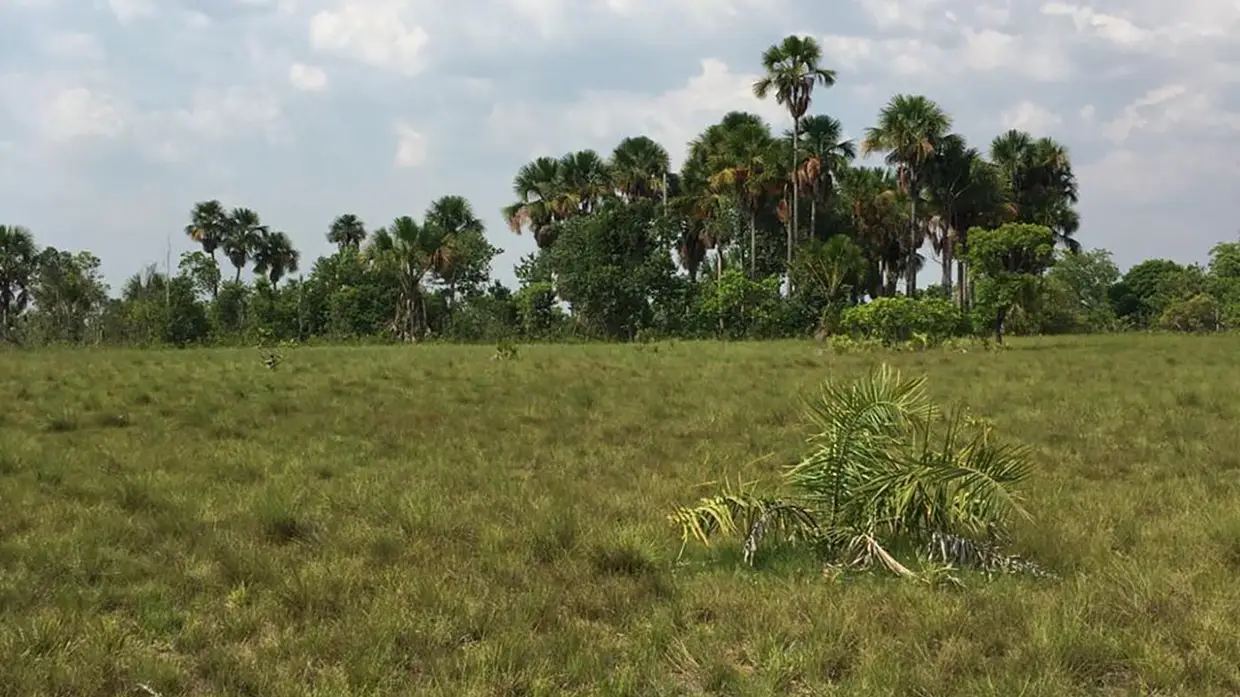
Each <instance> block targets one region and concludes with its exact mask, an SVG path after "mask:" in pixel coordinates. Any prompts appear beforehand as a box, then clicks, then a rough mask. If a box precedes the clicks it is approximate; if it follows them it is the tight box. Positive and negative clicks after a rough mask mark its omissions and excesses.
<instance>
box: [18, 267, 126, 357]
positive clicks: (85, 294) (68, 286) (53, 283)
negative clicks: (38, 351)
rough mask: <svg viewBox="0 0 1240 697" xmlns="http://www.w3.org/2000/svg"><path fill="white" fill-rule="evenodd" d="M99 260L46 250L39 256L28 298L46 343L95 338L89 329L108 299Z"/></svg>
mask: <svg viewBox="0 0 1240 697" xmlns="http://www.w3.org/2000/svg"><path fill="white" fill-rule="evenodd" d="M99 266H100V261H99V257H97V256H95V255H94V254H92V253H90V252H76V253H75V252H66V251H61V250H59V249H56V248H54V247H46V248H44V249H43V251H41V252H40V253H39V257H38V262H37V264H36V273H35V276H34V282H33V283H32V285H31V292H30V295H31V299H32V300H33V301H34V305H35V316H34V317H33V318H32V321H33V322H34V323H35V325H36V327H37V330H38V332H39V334H40V335H41V336H42V338H43V339H44V340H46V341H69V342H81V341H84V340H86V339H87V338H88V337H89V338H92V339H95V338H98V337H97V335H96V334H95V333H94V332H93V329H94V328H95V327H96V325H97V324H98V320H99V318H100V316H101V313H102V311H103V309H104V306H105V303H106V302H107V299H108V287H107V285H106V284H105V283H104V282H103V275H102V274H101V273H100V271H99Z"/></svg>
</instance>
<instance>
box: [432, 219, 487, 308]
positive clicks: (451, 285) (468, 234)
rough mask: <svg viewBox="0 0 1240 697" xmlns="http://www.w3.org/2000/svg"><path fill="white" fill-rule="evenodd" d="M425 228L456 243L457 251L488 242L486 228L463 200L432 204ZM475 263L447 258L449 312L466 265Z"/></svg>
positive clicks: (458, 256) (462, 256) (459, 256)
mask: <svg viewBox="0 0 1240 697" xmlns="http://www.w3.org/2000/svg"><path fill="white" fill-rule="evenodd" d="M424 221H425V222H424V225H425V226H427V227H430V228H433V229H434V230H435V231H437V233H439V234H443V235H445V236H446V238H448V239H451V240H452V241H453V246H454V248H455V250H456V251H461V252H463V251H464V250H465V249H466V248H468V247H469V246H470V245H469V244H468V243H469V242H470V241H477V240H479V239H481V240H483V241H484V242H485V240H486V225H485V224H484V223H483V222H482V220H480V219H479V218H478V216H476V215H474V209H473V206H471V205H469V201H468V200H466V199H465V197H463V196H441V197H440V198H438V199H435V200H434V201H432V202H431V205H430V208H428V209H427V211H426V216H425V218H424ZM470 261H473V260H471V259H469V258H467V257H466V255H465V254H463V253H462V254H452V255H448V257H447V258H446V260H445V263H444V265H443V268H442V269H441V274H440V275H441V276H442V277H443V279H444V280H445V282H446V283H447V284H448V309H449V311H451V310H452V308H453V306H454V304H455V302H456V285H457V281H458V280H459V279H460V276H461V274H462V272H463V271H464V270H465V269H464V268H463V265H465V264H468V263H469V262H470Z"/></svg>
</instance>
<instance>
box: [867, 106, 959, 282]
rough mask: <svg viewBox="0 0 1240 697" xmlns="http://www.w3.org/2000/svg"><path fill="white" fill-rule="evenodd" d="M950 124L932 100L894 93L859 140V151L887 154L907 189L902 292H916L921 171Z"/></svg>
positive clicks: (932, 155)
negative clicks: (918, 204)
mask: <svg viewBox="0 0 1240 697" xmlns="http://www.w3.org/2000/svg"><path fill="white" fill-rule="evenodd" d="M951 126H952V118H951V116H949V115H948V114H947V112H946V111H943V109H942V107H940V106H939V105H938V104H936V103H934V102H933V101H932V100H930V99H928V98H926V97H923V96H921V95H907V94H897V95H896V96H895V97H892V99H891V101H890V102H888V103H887V105H886V106H884V107H883V109H882V111H880V112H879V114H878V123H877V124H876V125H874V126H872V127H870V128H867V129H866V132H865V138H864V139H863V140H862V141H861V152H862V154H869V153H873V152H885V153H887V163H888V164H889V165H892V166H894V167H896V169H897V171H898V172H899V175H900V180H901V184H902V185H903V187H904V189H905V190H906V191H907V192H908V199H909V220H908V242H907V244H908V249H907V253H908V258H907V261H906V267H905V273H906V275H905V279H904V292H905V294H907V295H909V296H912V295H913V293H915V292H916V291H917V251H918V249H919V248H920V247H921V245H920V244H919V243H918V237H919V235H920V234H921V228H920V226H919V225H918V222H917V201H918V199H919V198H920V197H921V194H922V173H923V172H924V170H925V168H926V166H927V163H928V162H929V161H930V160H931V158H933V157H934V153H935V150H936V149H937V148H938V147H939V143H940V142H941V141H942V140H943V138H944V137H946V136H947V134H948V131H950V130H951Z"/></svg>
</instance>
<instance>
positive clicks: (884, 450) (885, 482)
mask: <svg viewBox="0 0 1240 697" xmlns="http://www.w3.org/2000/svg"><path fill="white" fill-rule="evenodd" d="M924 382H925V381H924V378H909V379H906V378H904V377H902V376H901V375H900V374H899V373H898V372H896V371H894V370H892V369H890V368H889V367H888V366H886V365H883V366H880V367H879V368H878V369H876V370H875V371H874V372H872V373H871V374H870V375H869V376H868V377H867V378H863V379H861V380H859V381H857V382H855V383H852V384H847V383H836V382H830V381H828V382H827V383H826V384H824V385H823V387H822V394H821V398H820V399H818V400H815V401H814V402H812V403H811V404H810V405H809V409H808V412H809V417H810V419H811V421H812V422H813V424H814V426H815V427H816V430H817V434H816V435H815V436H814V437H812V438H811V439H810V445H811V450H810V452H809V453H808V454H807V455H806V456H805V457H804V458H803V459H802V460H801V461H800V462H799V463H797V464H795V465H793V466H791V467H789V468H788V469H786V470H785V471H784V475H783V484H784V486H783V491H782V492H774V493H772V494H763V493H760V492H759V491H758V490H757V489H756V488H755V487H754V486H753V485H743V484H742V485H740V486H738V487H725V489H724V491H723V492H722V493H720V494H719V495H716V496H712V497H708V498H704V499H702V500H701V501H700V502H699V504H698V505H697V506H693V507H681V508H677V509H676V510H675V511H673V512H672V514H671V515H670V516H669V518H670V519H671V520H672V521H673V522H675V523H677V524H679V525H680V529H681V539H682V541H683V542H684V543H685V544H687V543H688V542H689V541H690V540H697V541H699V542H701V543H703V544H706V545H709V544H710V538H711V537H712V536H714V535H724V536H732V537H735V538H738V539H739V540H740V541H742V546H743V551H744V559H745V561H746V562H747V563H752V562H753V559H754V556H755V555H756V554H757V551H758V546H759V544H761V543H762V541H763V539H764V538H775V539H776V540H777V541H782V542H784V543H786V544H800V545H809V546H812V547H815V548H817V549H819V550H820V551H823V552H826V553H827V554H828V555H829V556H833V557H836V558H837V559H839V560H840V561H843V562H846V563H851V564H854V565H863V566H865V565H871V564H878V565H880V566H882V567H885V568H887V569H888V570H890V571H892V572H894V573H897V574H899V575H901V576H905V577H917V574H915V573H914V572H912V571H911V570H909V568H908V567H906V566H905V565H904V564H902V563H901V562H900V561H898V560H897V559H896V558H895V557H894V556H893V554H892V552H890V551H889V550H898V549H908V548H910V547H912V548H920V549H921V550H923V554H924V555H925V556H927V557H929V558H930V560H931V561H932V562H934V563H940V564H945V565H949V566H957V567H959V566H975V567H980V568H983V569H986V570H988V571H991V570H1005V571H1015V570H1025V571H1033V572H1034V573H1043V572H1040V571H1039V570H1038V569H1037V568H1036V567H1034V566H1032V565H1031V564H1029V563H1028V562H1022V561H1019V560H1018V559H1017V558H1016V557H1010V556H1006V555H1003V554H1001V553H999V552H998V548H997V545H996V542H997V541H998V540H1000V539H1002V536H1003V531H1004V529H1005V526H1006V523H1007V522H1008V521H1009V519H1010V518H1011V517H1012V516H1014V515H1022V516H1023V515H1026V514H1025V512H1024V510H1023V509H1022V508H1021V506H1020V503H1019V497H1018V496H1017V494H1016V492H1015V487H1017V486H1018V485H1019V484H1020V483H1021V482H1022V481H1023V480H1024V479H1025V478H1026V477H1027V476H1028V475H1029V473H1030V471H1031V465H1030V462H1029V451H1028V450H1027V449H1025V448H1022V447H1016V446H1009V445H1003V444H998V443H995V442H993V441H992V438H991V434H990V429H989V428H988V427H981V428H979V427H978V424H977V423H976V422H975V421H974V420H973V419H971V418H970V416H969V414H968V413H967V412H966V411H965V410H963V409H956V410H954V411H952V412H950V413H949V414H947V415H946V418H943V415H942V414H941V412H940V411H939V410H938V409H937V408H935V406H934V405H933V404H932V403H931V402H930V401H929V399H928V398H927V396H926V393H925V391H924V389H923V385H924ZM682 549H683V547H682ZM841 557H842V558H841ZM941 568H943V567H940V569H941Z"/></svg>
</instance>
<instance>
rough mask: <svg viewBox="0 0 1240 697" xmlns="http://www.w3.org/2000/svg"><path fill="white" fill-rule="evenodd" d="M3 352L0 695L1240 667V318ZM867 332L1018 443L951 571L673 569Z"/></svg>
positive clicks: (863, 680) (406, 689)
mask: <svg viewBox="0 0 1240 697" xmlns="http://www.w3.org/2000/svg"><path fill="white" fill-rule="evenodd" d="M493 354H495V349H494V348H492V347H482V346H478V347H463V346H440V345H426V346H401V347H376V348H295V349H285V350H284V360H283V362H282V363H280V364H279V365H278V367H276V369H274V370H269V369H268V368H267V367H266V366H265V365H264V363H263V360H262V355H261V354H260V353H259V352H258V351H256V350H255V349H230V350H225V349H217V350H182V351H176V350H168V351H156V350H144V351H139V350H132V351H120V350H117V351H104V350H99V351H89V350H65V351H49V352H40V353H33V352H31V353H24V352H10V353H0V404H3V405H4V409H3V411H2V412H0V507H2V509H0V694H2V695H5V696H8V695H12V696H14V697H16V696H18V695H20V696H21V697H38V696H40V695H48V696H50V695H63V696H65V697H68V696H70V695H72V696H73V697H94V696H98V697H104V696H105V695H106V696H108V697H113V696H115V695H140V694H151V693H157V694H159V695H163V696H164V697H173V696H174V695H262V696H264V697H266V696H273V697H276V696H281V697H282V696H289V697H292V696H294V695H298V696H300V695H323V696H325V697H326V696H329V695H330V696H331V697H349V696H354V695H357V696H363V695H366V696H369V695H375V696H378V695H427V696H430V697H434V696H443V697H448V696H450V695H452V696H455V695H466V696H468V695H479V696H481V695H494V696H496V697H499V696H512V697H516V696H519V695H520V696H536V695H634V696H636V695H746V696H750V695H752V696H757V695H831V694H841V695H843V694H849V695H852V694H855V695H867V696H868V695H901V696H903V695H935V696H943V695H1003V696H1007V695H1029V696H1033V695H1045V696H1048V697H1050V696H1054V697H1061V696H1063V695H1098V694H1104V695H1106V694H1113V695H1132V694H1160V695H1193V696H1194V697H1205V696H1209V695H1234V694H1236V693H1237V691H1240V628H1238V627H1237V622H1238V621H1240V583H1237V574H1238V573H1240V420H1238V418H1237V417H1240V400H1238V399H1237V395H1240V363H1238V362H1237V360H1236V357H1237V356H1238V355H1240V337H1232V336H1218V337H1200V338H1194V337H1169V336H1099V337H1082V338H1062V339H1037V340H1021V341H1013V342H1012V349H1011V350H1008V351H970V352H968V353H960V352H949V351H946V350H931V351H928V352H925V353H858V354H847V355H836V354H834V353H832V352H830V351H823V350H822V349H821V347H820V346H819V345H817V344H813V343H810V342H787V343H734V344H725V343H709V342H702V343H690V342H682V343H664V344H646V345H619V346H605V345H581V346H520V347H519V348H518V355H517V356H516V357H515V358H513V359H511V360H492V356H493ZM880 361H886V362H889V363H891V364H892V365H894V366H896V367H898V368H899V369H900V370H901V371H903V372H905V373H906V374H909V373H911V374H925V375H926V376H927V377H928V379H929V383H928V390H929V391H930V392H931V393H932V395H933V396H934V397H935V398H936V399H937V400H938V401H939V402H941V403H944V404H950V403H953V402H956V401H963V402H965V403H967V404H968V405H969V406H970V407H971V408H972V409H973V410H974V411H975V412H977V413H979V414H982V415H984V416H986V417H988V418H989V419H991V420H992V421H993V422H994V424H995V428H996V431H995V432H996V434H997V435H998V436H999V437H1000V438H1006V439H1009V440H1011V441H1014V442H1017V443H1022V444H1025V445H1027V446H1029V447H1030V448H1031V449H1032V452H1033V457H1034V464H1035V467H1034V470H1033V474H1032V476H1031V477H1030V478H1029V479H1028V480H1027V481H1026V483H1025V485H1024V486H1023V489H1022V493H1023V494H1024V497H1025V506H1026V508H1027V509H1028V510H1029V511H1030V512H1031V513H1032V514H1033V520H1031V521H1026V522H1021V523H1019V524H1018V525H1017V527H1016V529H1015V533H1014V537H1013V543H1012V545H1013V547H1014V551H1016V552H1019V553H1020V554H1021V555H1022V556H1025V557H1027V558H1031V559H1034V560H1036V561H1037V562H1038V563H1040V564H1041V565H1043V566H1044V567H1047V568H1049V569H1051V570H1053V571H1054V572H1055V573H1057V574H1058V576H1059V578H1058V580H1054V579H1051V580H1046V579H1036V578H1032V577H1027V576H1006V575H999V576H996V577H995V578H994V579H993V580H988V579H987V578H986V577H985V576H984V575H981V574H978V573H965V572H961V573H959V574H958V575H959V577H960V579H961V580H962V581H963V587H958V586H955V585H951V584H945V585H938V586H932V585H929V584H926V583H921V582H919V581H916V580H906V579H900V578H897V577H894V576H892V575H890V574H887V573H883V572H879V571H873V572H866V573H848V574H843V575H838V576H836V575H825V574H824V573H823V565H822V564H820V563H817V562H815V561H813V560H812V559H810V558H808V557H802V558H797V557H792V556H783V555H775V556H772V557H766V558H765V559H766V561H762V560H760V561H759V563H758V564H757V565H756V567H755V568H749V567H747V566H745V565H744V564H742V563H741V562H740V560H739V556H740V555H739V552H738V551H737V550H736V549H735V548H732V547H728V546H726V545H725V546H723V547H718V546H712V547H711V548H709V549H705V548H702V547H700V546H690V547H689V548H688V550H687V552H686V554H685V556H684V557H683V558H682V559H681V560H680V561H679V562H677V561H676V555H677V552H678V550H679V548H680V538H679V530H678V528H677V527H676V526H675V525H674V524H672V523H670V522H669V521H668V520H667V515H668V513H669V512H670V511H671V510H672V509H673V508H674V507H675V506H677V505H683V504H691V503H693V502H694V501H695V500H697V499H698V498H699V497H700V496H703V495H704V494H705V493H706V492H705V490H704V489H703V488H702V487H701V486H700V485H701V484H702V483H704V482H706V481H709V480H717V479H719V478H721V477H723V476H725V475H726V476H729V477H732V478H735V477H736V476H738V475H743V476H744V477H745V478H747V479H749V478H756V477H765V478H768V479H771V480H772V481H773V480H774V477H775V475H777V474H778V472H779V471H780V469H781V468H782V467H783V466H784V465H786V464H789V463H791V462H793V461H795V460H796V459H797V458H798V457H799V456H800V454H801V453H802V452H803V451H804V448H805V438H806V436H807V435H809V431H808V429H807V427H806V423H805V421H804V420H803V418H802V413H801V410H802V405H801V403H800V398H801V397H802V396H806V395H809V394H812V393H813V392H815V390H816V388H817V385H818V384H819V382H820V381H821V380H823V379H824V378H828V377H832V378H839V377H848V376H860V375H862V374H864V373H865V372H866V371H867V370H868V369H869V368H870V367H872V366H873V365H875V364H876V363H878V362H880Z"/></svg>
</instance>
